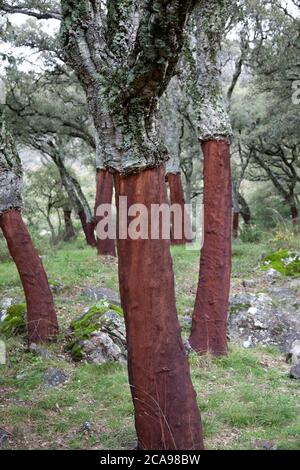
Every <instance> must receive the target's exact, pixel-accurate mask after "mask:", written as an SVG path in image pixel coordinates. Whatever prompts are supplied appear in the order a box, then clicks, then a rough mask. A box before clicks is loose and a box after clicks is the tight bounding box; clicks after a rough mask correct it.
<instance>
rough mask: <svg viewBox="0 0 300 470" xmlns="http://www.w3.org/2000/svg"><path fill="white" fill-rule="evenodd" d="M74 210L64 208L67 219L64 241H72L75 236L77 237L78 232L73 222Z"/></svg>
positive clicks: (65, 218) (65, 219)
mask: <svg viewBox="0 0 300 470" xmlns="http://www.w3.org/2000/svg"><path fill="white" fill-rule="evenodd" d="M71 215H72V211H71V210H70V209H68V208H65V209H64V221H65V233H64V241H65V242H67V241H70V240H72V239H73V238H76V233H75V230H74V226H73V222H72V217H71Z"/></svg>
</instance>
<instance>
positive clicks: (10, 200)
mask: <svg viewBox="0 0 300 470" xmlns="http://www.w3.org/2000/svg"><path fill="white" fill-rule="evenodd" d="M0 126H1V127H0V214H2V213H3V212H6V211H8V210H9V209H21V208H22V207H23V202H22V196H21V192H22V166H21V161H20V158H19V155H18V153H17V151H16V148H15V145H14V142H13V139H12V136H11V135H10V134H9V132H8V131H7V129H6V126H5V118H4V111H3V109H0Z"/></svg>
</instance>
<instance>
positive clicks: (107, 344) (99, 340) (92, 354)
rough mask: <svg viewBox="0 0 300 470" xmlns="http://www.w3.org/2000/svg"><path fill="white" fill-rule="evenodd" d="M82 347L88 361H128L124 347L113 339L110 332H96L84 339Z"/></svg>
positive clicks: (99, 362)
mask: <svg viewBox="0 0 300 470" xmlns="http://www.w3.org/2000/svg"><path fill="white" fill-rule="evenodd" d="M82 349H83V351H84V353H85V359H86V361H87V362H90V363H93V364H105V363H106V362H121V363H125V362H126V355H125V351H124V349H122V347H121V346H120V344H118V343H117V342H114V341H113V340H112V337H111V336H110V335H109V334H108V333H103V332H101V331H100V332H98V333H94V334H93V335H92V336H91V338H90V339H88V340H85V341H83V343H82Z"/></svg>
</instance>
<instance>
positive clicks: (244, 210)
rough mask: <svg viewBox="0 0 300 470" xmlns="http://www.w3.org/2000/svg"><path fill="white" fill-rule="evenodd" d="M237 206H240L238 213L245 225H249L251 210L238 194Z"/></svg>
mask: <svg viewBox="0 0 300 470" xmlns="http://www.w3.org/2000/svg"><path fill="white" fill-rule="evenodd" d="M238 200H239V206H240V213H241V216H242V217H243V220H244V223H245V225H251V210H250V207H249V205H248V203H247V201H246V199H245V198H244V197H243V196H242V195H241V193H239V194H238Z"/></svg>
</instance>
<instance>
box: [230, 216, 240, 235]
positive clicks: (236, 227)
mask: <svg viewBox="0 0 300 470" xmlns="http://www.w3.org/2000/svg"><path fill="white" fill-rule="evenodd" d="M239 219H240V213H239V212H234V213H233V224H232V233H233V238H235V239H237V238H239Z"/></svg>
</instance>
